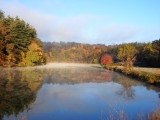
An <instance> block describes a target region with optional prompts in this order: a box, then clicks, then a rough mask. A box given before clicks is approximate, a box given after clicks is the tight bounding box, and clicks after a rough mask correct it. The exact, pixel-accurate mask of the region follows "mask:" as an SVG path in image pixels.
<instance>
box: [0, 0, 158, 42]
mask: <svg viewBox="0 0 160 120" xmlns="http://www.w3.org/2000/svg"><path fill="white" fill-rule="evenodd" d="M49 1H50V0H47V1H46V2H42V3H39V4H44V6H48V7H49ZM54 1H55V3H56V4H57V5H58V4H59V5H62V4H61V3H60V1H59V0H54ZM0 5H1V9H2V10H3V11H5V13H6V15H10V16H14V17H15V16H19V17H20V18H21V19H23V20H25V21H26V22H28V23H29V24H30V25H31V26H33V27H35V28H36V30H37V33H38V37H39V38H40V39H41V40H43V41H57V42H59V41H65V42H82V43H91V44H96V43H101V44H119V43H123V42H133V41H136V40H139V41H140V40H142V39H143V40H144V39H145V40H147V39H146V38H147V37H148V38H149V39H150V40H152V38H154V37H155V36H156V35H154V34H156V33H157V30H154V31H155V32H153V31H152V30H150V32H148V30H147V29H142V28H140V27H135V26H132V25H128V24H110V22H111V20H112V19H113V18H111V16H109V17H108V16H98V15H89V14H86V15H85V14H82V15H77V16H70V17H60V16H57V15H54V14H46V13H42V12H39V11H36V10H35V9H33V8H30V7H27V6H26V5H23V4H21V3H20V2H19V1H18V0H13V1H12V2H11V1H10V2H6V1H5V2H2V1H0ZM62 6H63V5H62ZM50 7H51V6H50ZM114 19H115V18H114ZM107 20H109V21H110V22H108V23H107V22H105V23H103V22H104V21H107ZM101 23H102V24H101ZM148 29H149V28H148ZM153 29H154V28H153ZM152 33H153V34H152ZM144 36H146V37H144ZM156 37H157V36H156ZM157 39H158V38H157ZM148 41H149V40H148Z"/></svg>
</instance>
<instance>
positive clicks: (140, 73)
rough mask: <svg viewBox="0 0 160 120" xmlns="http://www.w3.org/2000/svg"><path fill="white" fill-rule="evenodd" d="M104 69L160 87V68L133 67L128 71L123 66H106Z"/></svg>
mask: <svg viewBox="0 0 160 120" xmlns="http://www.w3.org/2000/svg"><path fill="white" fill-rule="evenodd" d="M104 68H106V69H108V70H113V71H116V72H120V73H123V74H125V75H128V76H131V77H133V78H137V79H139V80H142V81H144V82H147V83H150V84H158V85H160V68H142V67H133V68H132V70H130V71H126V69H125V68H124V67H122V66H114V65H104Z"/></svg>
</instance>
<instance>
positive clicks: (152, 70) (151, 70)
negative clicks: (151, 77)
mask: <svg viewBox="0 0 160 120" xmlns="http://www.w3.org/2000/svg"><path fill="white" fill-rule="evenodd" d="M133 70H136V71H142V72H149V73H152V74H156V75H160V68H145V67H133Z"/></svg>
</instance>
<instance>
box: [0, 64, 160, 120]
mask: <svg viewBox="0 0 160 120" xmlns="http://www.w3.org/2000/svg"><path fill="white" fill-rule="evenodd" d="M159 93H160V88H158V87H155V86H152V85H148V84H146V83H143V82H139V81H137V80H135V79H132V78H129V77H127V76H124V75H121V74H119V73H116V72H111V71H108V70H105V69H103V68H101V67H100V66H98V65H87V64H49V65H47V66H38V67H24V68H5V69H2V68H1V72H0V119H4V120H13V119H16V120H18V119H23V120H35V119H37V120H50V119H52V120H57V119H58V120H66V119H67V120H68V119H69V120H75V119H76V120H82V119H83V120H88V119H92V120H107V119H117V118H120V117H122V119H125V118H126V119H127V120H128V119H129V120H135V119H138V118H139V117H141V118H142V119H144V120H145V119H147V118H146V116H147V114H148V113H150V112H152V111H154V110H155V109H156V107H157V106H159V103H160V98H159Z"/></svg>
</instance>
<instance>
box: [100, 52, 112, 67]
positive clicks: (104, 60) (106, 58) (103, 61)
mask: <svg viewBox="0 0 160 120" xmlns="http://www.w3.org/2000/svg"><path fill="white" fill-rule="evenodd" d="M100 63H101V64H102V65H105V64H109V63H112V57H111V56H110V55H108V54H104V55H103V56H102V57H101V60H100Z"/></svg>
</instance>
